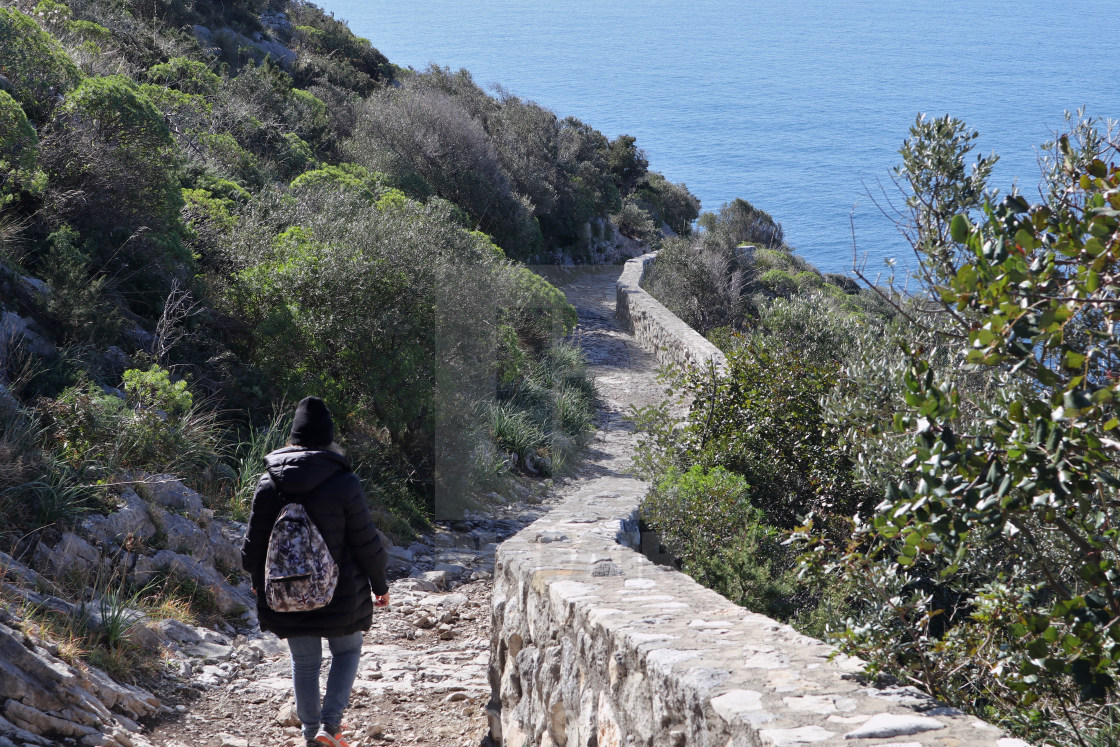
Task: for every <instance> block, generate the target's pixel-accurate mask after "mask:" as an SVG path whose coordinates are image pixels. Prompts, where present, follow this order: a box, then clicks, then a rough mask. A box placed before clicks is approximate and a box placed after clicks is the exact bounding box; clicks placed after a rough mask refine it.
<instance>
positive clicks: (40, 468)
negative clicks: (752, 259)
mask: <svg viewBox="0 0 1120 747" xmlns="http://www.w3.org/2000/svg"><path fill="white" fill-rule="evenodd" d="M0 61H2V62H0V75H2V77H0V124H2V129H0V287H2V288H3V296H2V298H0V303H2V311H3V313H4V315H5V316H4V319H5V322H4V327H3V329H4V332H3V334H2V335H0V342H2V343H3V352H2V354H0V363H2V369H0V383H2V384H3V386H4V390H3V391H4V396H5V403H6V404H5V416H4V417H5V420H4V422H5V423H6V424H7V425H5V430H4V432H3V434H0V438H2V439H3V441H4V443H6V444H7V445H8V446H7V448H10V449H12V450H13V453H16V454H19V455H20V458H19V459H15V460H13V461H12V464H13V465H22V466H19V467H18V468H15V467H13V468H12V469H11V470H10V471H11V472H12V474H11V475H10V476H7V477H6V478H5V487H4V493H3V495H4V496H5V497H4V501H5V502H6V503H8V504H10V505H11V506H12V507H13V511H11V512H10V513H8V514H7V516H8V520H9V522H12V523H11V524H10V525H9V531H10V532H12V533H18V534H23V533H24V531H25V530H26V529H28V528H29V527H31V526H33V525H35V524H36V523H38V522H42V521H43V520H44V518H45V517H44V509H43V507H42V503H43V500H44V499H43V497H42V495H40V493H42V490H40V489H36V490H30V489H29V488H27V487H26V486H27V485H29V484H32V483H36V484H38V483H44V484H49V485H50V486H51V488H50V489H51V490H52V491H55V492H58V491H71V492H67V493H66V495H67V496H70V498H73V500H70V498H68V499H67V500H65V501H63V500H62V499H58V498H51V499H50V500H52V501H56V502H62V503H63V504H67V505H69V504H70V503H74V502H77V505H76V506H75V508H78V507H80V506H84V505H85V503H84V502H83V501H85V500H86V498H81V499H78V498H76V496H89V495H90V493H89V491H88V490H87V488H90V487H91V486H95V485H96V484H97V482H98V481H105V480H108V479H109V478H110V476H112V475H115V474H117V473H119V472H120V471H121V470H151V471H166V470H172V471H178V472H182V473H184V474H185V475H187V476H188V479H190V480H191V481H192V482H193V483H194V484H196V485H199V486H202V485H205V486H206V487H207V490H206V492H207V494H208V495H210V496H212V497H213V499H214V500H215V501H217V502H220V503H226V504H229V505H230V507H231V508H232V509H233V511H234V512H235V513H238V512H243V510H244V506H243V503H244V500H245V498H246V492H245V487H246V485H247V477H246V475H245V474H237V472H238V471H239V470H240V469H241V468H242V465H245V466H244V469H247V470H250V471H251V470H253V469H256V465H255V464H254V463H248V462H246V461H245V460H244V459H243V457H244V456H245V455H246V454H247V453H248V451H249V450H251V447H252V446H253V444H255V443H256V442H258V441H260V440H262V439H263V440H264V441H266V442H269V443H272V442H274V441H275V440H276V439H275V438H274V437H273V435H270V432H269V431H268V427H269V426H271V425H277V424H278V423H277V422H276V416H277V413H279V412H281V411H282V410H283V409H284V403H292V402H295V401H297V400H298V399H300V398H301V397H303V396H305V395H307V394H310V393H315V394H319V395H322V396H324V397H325V398H326V399H327V400H328V402H329V403H330V404H331V406H332V408H333V409H334V411H335V413H336V414H337V415H338V416H339V417H340V419H341V421H342V426H343V433H344V434H345V436H346V446H347V447H348V448H349V450H350V452H351V455H352V456H353V457H354V459H355V461H356V463H357V464H359V466H360V467H361V469H362V470H363V473H364V474H365V475H366V476H367V477H369V478H373V479H372V481H371V483H370V485H371V487H372V488H373V490H374V492H377V493H380V495H379V496H377V498H378V500H379V501H380V502H381V503H382V504H383V505H382V509H383V510H384V511H385V512H387V514H394V515H396V516H398V517H404V518H406V519H410V520H412V521H413V523H416V522H417V521H419V522H423V521H424V517H425V516H427V515H430V514H431V511H432V508H433V500H434V498H433V495H434V493H435V492H436V490H437V488H436V486H435V482H434V474H435V471H436V469H435V461H436V454H435V442H434V440H433V439H434V436H433V429H434V420H433V418H434V417H435V413H436V410H437V409H438V408H437V403H436V400H434V399H433V398H434V397H435V396H436V391H437V389H438V387H437V384H439V382H440V381H451V382H453V381H455V380H456V379H455V376H453V375H445V374H447V373H448V372H447V371H444V372H443V374H441V373H440V372H439V371H438V370H437V369H438V368H439V367H440V365H446V367H447V368H448V369H449V370H450V371H458V369H457V368H456V366H458V365H459V364H460V362H461V361H460V357H461V356H459V354H460V353H461V352H462V351H463V350H464V348H465V347H469V346H468V345H467V342H466V341H464V340H456V339H454V336H453V335H450V334H444V333H443V332H442V331H443V330H445V329H449V328H450V327H449V326H448V325H449V324H450V323H451V321H452V317H455V316H457V315H459V314H460V313H461V312H462V311H463V310H465V309H468V308H470V309H473V310H474V311H475V312H477V313H478V314H481V315H482V316H481V317H480V319H479V320H480V321H485V320H488V321H489V322H490V323H489V324H477V325H474V327H473V329H472V330H470V331H467V332H465V334H468V335H473V336H478V337H480V339H482V338H484V341H483V342H479V341H478V340H475V341H473V342H472V343H471V345H480V344H481V345H484V347H485V350H486V354H485V357H486V363H485V366H483V367H484V368H486V371H483V372H482V373H483V374H484V375H485V374H488V375H489V376H491V377H492V378H493V379H494V381H496V382H497V384H496V389H495V386H494V385H492V386H491V389H492V390H494V391H492V392H491V395H490V396H489V397H488V398H487V397H484V398H483V399H486V400H487V401H470V402H466V401H461V400H460V399H455V397H456V396H457V395H456V393H455V392H446V393H445V394H446V395H447V396H448V397H451V398H452V399H450V400H448V402H446V403H445V404H446V405H447V407H445V408H444V409H445V410H446V409H448V408H451V407H454V408H455V409H456V410H459V409H463V408H467V409H469V410H471V412H470V413H469V414H467V415H462V414H461V413H457V414H456V417H455V418H454V422H455V427H456V428H461V429H467V430H470V431H472V434H471V436H470V437H469V438H466V440H467V441H469V442H470V446H469V449H468V452H469V453H468V457H469V460H470V464H469V465H468V466H469V468H470V470H471V471H472V478H471V480H472V483H471V484H472V485H473V486H474V489H483V488H486V487H487V485H488V481H490V482H492V481H494V480H500V479H502V476H503V475H508V474H509V473H510V472H511V470H512V471H513V472H517V471H521V472H528V473H537V474H542V473H543V474H548V473H550V472H551V471H552V470H553V469H556V468H559V467H560V466H561V465H562V463H563V462H564V460H565V459H567V458H568V457H569V456H570V455H571V454H572V453H573V450H574V448H576V447H578V442H579V440H580V438H581V437H582V435H583V434H584V433H586V431H587V429H588V427H589V426H590V417H591V412H592V409H591V407H592V405H591V401H592V392H591V390H590V387H589V386H588V384H587V381H586V379H585V378H584V377H583V376H582V374H581V365H582V364H581V363H580V361H579V360H578V355H576V354H575V353H574V351H572V350H571V349H568V348H565V347H564V346H563V345H561V344H559V343H557V342H556V340H557V339H558V338H560V337H562V336H563V335H564V334H565V333H566V332H569V331H570V330H571V328H572V325H573V323H574V316H573V312H572V310H571V307H570V306H568V305H567V303H566V302H565V301H564V299H563V297H562V295H560V294H559V293H558V292H557V291H556V290H555V289H553V288H552V287H551V286H550V285H548V283H546V282H544V281H542V280H540V279H539V278H537V277H536V276H534V275H532V274H530V273H529V272H528V271H527V270H526V269H524V267H523V266H522V265H521V264H520V261H535V262H559V263H571V262H579V261H587V260H588V259H589V258H590V257H591V256H592V255H591V253H590V247H591V246H592V245H593V244H595V243H596V242H603V241H608V240H610V238H611V236H610V235H609V234H611V233H613V231H614V230H615V226H618V227H619V230H621V231H622V232H624V233H625V234H627V235H629V236H632V237H635V238H640V239H645V240H657V239H659V238H660V236H661V235H662V232H663V230H664V231H670V232H671V231H672V230H674V229H675V230H676V231H677V232H679V233H687V232H688V231H689V229H690V226H691V223H692V220H693V219H694V218H695V216H696V214H697V211H698V201H697V200H696V199H695V198H694V197H693V196H692V195H691V194H689V193H688V191H687V189H685V188H684V187H683V185H673V184H670V183H669V182H667V181H666V180H665V179H664V178H662V177H661V176H660V175H659V174H657V173H655V172H650V171H649V170H648V163H647V161H646V159H645V156H644V154H643V153H642V151H641V150H640V149H638V148H637V147H636V145H635V142H634V139H633V138H631V137H628V136H621V137H619V138H617V139H616V140H614V141H609V140H608V139H607V138H606V137H604V136H603V135H602V134H600V133H599V132H597V131H595V130H594V129H592V128H591V127H588V126H587V125H585V124H583V123H582V122H580V121H579V120H577V119H574V118H570V117H569V118H567V119H560V118H558V117H557V116H556V115H555V114H553V113H552V112H550V111H548V110H546V109H544V108H542V107H540V106H538V105H536V104H534V103H532V102H527V101H523V100H521V99H519V98H517V97H514V96H511V95H508V94H506V93H503V92H500V91H499V92H498V93H497V94H496V95H490V94H487V93H486V92H484V91H483V90H482V89H480V88H479V87H478V86H477V85H475V83H474V82H473V81H472V80H471V77H470V75H469V74H468V73H467V72H465V71H459V72H457V73H456V72H452V71H450V70H447V69H442V68H438V67H433V68H431V69H429V70H426V71H423V72H416V71H413V70H403V69H400V68H397V67H396V66H394V65H392V64H391V63H390V62H389V61H388V60H386V59H385V57H384V56H383V55H381V54H380V53H379V52H378V51H377V50H376V49H375V48H374V47H373V46H372V45H371V44H370V43H369V42H368V41H367V40H365V39H361V38H358V37H356V36H354V35H353V34H352V33H351V32H350V31H349V29H348V28H347V27H346V25H345V24H344V23H343V22H341V21H338V20H337V19H335V18H334V17H333V16H331V15H328V14H326V13H324V12H323V11H322V10H320V9H319V8H317V7H316V6H314V5H312V4H310V3H302V2H294V3H289V2H282V1H278V2H272V3H270V4H266V3H263V2H258V1H257V0H238V1H237V2H234V3H223V4H217V3H209V2H205V1H203V0H199V1H198V2H194V3H161V2H157V3H133V2H127V1H126V2H121V1H120V0H111V1H110V0H77V2H71V3H70V4H63V3H59V2H55V1H54V0H42V2H37V3H33V2H15V3H6V4H5V5H4V6H3V7H0ZM612 216H613V218H614V219H613V221H612ZM457 332H458V333H464V330H462V329H459V330H457ZM558 345H559V346H558ZM437 348H438V349H437ZM437 364H439V365H437ZM476 373H477V372H476ZM441 377H442V378H441ZM452 388H453V387H452ZM476 399H477V398H476ZM452 400H454V401H453V402H452ZM557 412H559V413H560V416H559V417H558V416H557ZM20 429H23V431H27V432H33V433H35V434H37V437H36V438H35V439H33V441H31V442H28V441H26V439H21V438H19V439H17V438H16V435H15V434H16V433H17V432H23V431H21V430H20ZM262 429H263V430H262ZM463 440H464V439H462V438H460V439H458V441H463ZM460 445H461V444H460ZM258 450H259V449H258ZM36 491H38V492H36ZM48 513H49V512H48ZM396 529H397V530H398V531H403V529H404V528H403V525H396Z"/></svg>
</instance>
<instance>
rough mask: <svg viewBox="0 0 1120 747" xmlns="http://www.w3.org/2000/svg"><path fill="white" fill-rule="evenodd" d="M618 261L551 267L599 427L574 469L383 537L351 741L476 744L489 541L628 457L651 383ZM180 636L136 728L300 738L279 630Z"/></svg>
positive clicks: (174, 734) (291, 742)
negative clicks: (388, 557) (596, 393)
mask: <svg viewBox="0 0 1120 747" xmlns="http://www.w3.org/2000/svg"><path fill="white" fill-rule="evenodd" d="M617 276H618V268H617V267H594V268H572V269H570V270H567V271H565V274H562V275H555V276H553V277H552V278H551V279H552V280H553V282H556V283H557V284H558V285H561V286H562V287H563V288H564V291H565V292H566V293H567V294H568V297H569V299H570V300H571V301H572V303H574V304H575V305H576V307H577V309H578V310H579V317H580V323H579V328H578V329H577V331H576V333H575V338H576V339H577V340H578V341H579V343H580V344H581V346H582V347H583V349H584V351H585V353H586V355H587V358H588V361H589V362H590V364H591V367H592V371H593V373H594V375H595V378H596V382H597V385H598V387H599V390H600V393H601V395H602V408H601V413H600V418H601V419H600V426H601V430H600V432H599V433H598V434H597V436H596V438H595V441H594V442H593V443H592V445H591V447H590V448H589V450H588V455H587V458H586V460H585V462H584V463H583V465H582V466H581V467H580V469H579V470H578V472H577V474H576V475H574V476H572V477H567V478H564V479H562V480H558V481H557V482H555V483H553V482H552V481H545V482H544V483H538V484H537V486H536V488H535V490H533V491H530V490H528V489H524V488H522V489H521V491H520V494H519V498H520V499H519V500H518V501H516V502H513V503H507V504H503V505H495V506H494V507H492V508H491V509H489V510H486V511H483V512H480V513H476V514H474V515H472V516H471V517H470V519H469V520H467V521H461V522H455V523H454V524H450V525H446V526H442V527H441V528H440V529H439V530H438V531H436V532H435V533H433V534H431V535H428V536H425V537H423V538H421V540H420V541H418V542H417V543H415V544H413V545H411V546H410V547H408V548H393V550H392V556H393V560H392V563H391V565H390V571H391V577H392V578H395V580H393V581H392V583H391V586H390V594H391V598H392V603H391V605H390V606H389V607H388V608H385V609H382V610H378V611H377V614H376V615H375V620H374V626H373V628H372V629H371V630H370V631H369V632H368V633H367V634H366V639H365V647H364V650H363V654H362V663H361V667H360V669H359V673H358V679H357V682H356V683H355V687H354V694H353V697H352V700H351V706H350V708H349V710H348V711H347V716H346V718H347V723H346V734H347V736H348V737H349V739H350V741H351V744H352V745H359V744H360V745H367V746H368V745H376V744H382V743H399V744H408V745H432V746H433V747H435V746H437V745H438V746H439V747H451V746H456V747H457V746H460V745H461V746H463V747H466V746H468V745H471V746H474V745H485V744H487V743H488V725H487V717H486V713H485V710H484V709H485V706H486V704H487V702H488V701H489V699H490V686H489V684H488V682H487V674H486V673H487V662H488V660H489V655H490V578H491V575H492V572H493V563H494V550H495V548H496V547H497V545H498V543H500V542H501V541H502V540H503V539H505V538H506V537H509V536H510V535H512V534H514V533H515V532H517V531H518V530H519V529H521V528H522V527H524V526H527V525H528V524H530V523H532V522H533V521H535V520H536V519H537V518H539V517H540V516H541V515H543V514H544V513H545V512H546V511H548V509H549V506H550V504H552V503H555V502H557V501H559V500H561V499H562V498H563V497H564V496H565V495H566V494H567V493H568V492H569V491H574V490H578V489H579V487H580V486H581V485H582V484H584V483H585V482H586V481H588V480H592V479H596V478H598V477H601V476H602V475H603V474H604V473H612V472H618V471H620V470H625V469H626V468H627V466H628V460H629V454H630V448H631V446H632V438H633V437H632V434H631V433H630V432H629V427H628V425H627V422H626V420H625V414H626V413H627V411H628V410H629V408H630V406H632V405H643V404H652V403H654V402H656V401H658V400H659V399H660V398H661V397H662V396H663V393H662V389H661V387H660V385H659V384H658V383H657V381H656V379H655V377H654V375H653V371H654V369H655V368H656V364H655V363H654V361H653V360H652V356H650V355H649V354H648V353H647V352H645V351H643V350H641V349H640V348H638V347H637V346H636V343H634V341H633V339H632V338H631V337H630V336H629V335H627V334H625V333H623V332H622V331H620V330H619V329H618V327H617V324H616V323H615V320H614V298H615V290H614V283H615V280H616V279H617ZM205 637H206V638H207V639H208V640H198V641H193V640H192V641H187V642H184V643H183V645H182V651H183V658H182V659H181V660H180V662H179V663H178V666H179V668H180V673H181V677H180V681H178V682H175V683H168V686H167V687H166V688H164V690H163V691H161V692H158V693H157V695H159V696H160V697H161V699H162V700H163V703H164V704H165V705H166V706H168V708H167V709H165V710H164V712H163V713H162V714H161V715H159V716H157V717H156V719H155V720H154V721H153V722H152V723H151V733H150V734H147V735H146V738H147V739H148V740H149V741H151V742H152V743H154V744H156V745H162V746H163V747H200V746H203V745H205V746H206V747H257V746H261V745H269V746H274V745H284V746H285V747H297V746H298V745H300V744H301V740H300V738H299V729H298V726H297V725H296V724H297V722H296V720H295V719H294V717H293V714H292V712H291V707H292V703H293V701H292V699H291V681H290V677H289V670H288V667H289V664H288V657H287V653H286V651H285V648H284V643H283V642H282V641H279V640H277V639H276V638H274V637H272V636H262V635H261V634H260V633H259V632H255V631H251V630H247V631H242V633H241V634H238V635H222V634H219V633H209V634H207V635H206V636H205Z"/></svg>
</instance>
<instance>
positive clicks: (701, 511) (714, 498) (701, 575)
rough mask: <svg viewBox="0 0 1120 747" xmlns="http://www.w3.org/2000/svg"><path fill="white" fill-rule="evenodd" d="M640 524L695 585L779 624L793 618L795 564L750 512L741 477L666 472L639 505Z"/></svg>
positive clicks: (716, 471)
mask: <svg viewBox="0 0 1120 747" xmlns="http://www.w3.org/2000/svg"><path fill="white" fill-rule="evenodd" d="M641 516H642V519H643V521H645V522H646V523H647V524H649V526H650V527H652V528H653V529H654V530H656V532H657V535H658V537H659V539H660V540H661V541H662V543H663V544H664V545H665V547H666V548H667V549H668V550H669V551H670V552H671V553H672V554H673V555H674V556H676V557H677V558H678V559H679V560H680V563H681V570H683V571H685V572H686V573H688V574H689V575H691V576H693V577H694V578H695V579H696V580H697V581H699V582H700V583H702V584H704V585H705V586H707V587H709V588H711V589H715V590H716V591H718V592H719V593H720V594H722V595H724V596H725V597H727V598H728V599H730V600H731V601H733V602H735V603H736V604H740V605H743V606H745V607H749V608H750V609H752V610H755V611H758V612H761V613H763V614H767V615H769V616H771V617H774V618H777V619H783V620H784V619H789V618H790V617H791V616H792V615H793V614H794V612H795V611H796V609H797V608H796V605H795V603H794V596H795V593H794V589H795V588H796V586H797V583H796V579H795V577H794V576H795V573H796V563H795V557H794V555H793V553H791V552H790V551H789V550H788V549H786V548H785V547H783V546H782V541H781V539H782V538H781V535H780V533H779V532H778V531H776V530H775V529H774V528H773V527H770V526H768V525H767V524H766V522H765V517H764V516H763V514H762V512H761V511H759V510H758V509H756V508H754V506H752V505H751V501H750V486H749V485H748V484H747V482H746V480H744V479H743V478H742V477H741V476H740V475H737V474H735V473H733V472H728V471H727V470H725V469H723V468H722V467H713V468H712V469H705V468H703V467H701V466H700V465H693V467H692V468H691V469H689V470H688V471H687V472H680V471H678V470H677V469H676V468H675V467H671V468H669V470H668V471H667V472H666V473H665V475H664V476H663V477H662V478H661V480H660V481H658V483H657V484H656V485H655V486H654V487H653V489H652V490H651V491H650V492H649V493H648V494H647V496H646V498H645V499H644V500H643V501H642V506H641Z"/></svg>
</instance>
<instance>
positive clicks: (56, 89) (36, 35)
mask: <svg viewBox="0 0 1120 747" xmlns="http://www.w3.org/2000/svg"><path fill="white" fill-rule="evenodd" d="M0 74H3V75H4V77H6V78H7V79H8V80H9V81H11V83H12V86H13V89H14V96H15V99H16V100H17V101H19V103H20V105H21V106H22V107H23V110H24V111H25V112H27V114H28V117H29V118H30V119H31V120H32V121H33V122H36V123H42V122H44V121H45V120H46V118H47V116H48V115H49V113H50V112H51V111H52V110H53V109H54V107H55V102H56V100H57V98H58V97H59V96H63V95H65V94H66V93H67V92H68V91H69V90H70V89H72V88H73V87H74V86H75V85H77V84H78V81H79V80H81V78H82V73H81V71H80V70H78V68H77V66H76V65H75V64H74V63H73V62H72V61H71V60H70V58H69V56H67V54H66V52H65V50H63V49H62V47H61V45H59V43H58V41H56V40H55V39H54V38H53V37H52V36H51V35H50V34H48V33H46V32H45V31H43V30H42V29H41V28H39V24H37V23H35V21H34V20H33V19H32V18H30V17H29V16H26V15H24V14H23V13H20V12H19V11H18V10H15V9H13V8H0Z"/></svg>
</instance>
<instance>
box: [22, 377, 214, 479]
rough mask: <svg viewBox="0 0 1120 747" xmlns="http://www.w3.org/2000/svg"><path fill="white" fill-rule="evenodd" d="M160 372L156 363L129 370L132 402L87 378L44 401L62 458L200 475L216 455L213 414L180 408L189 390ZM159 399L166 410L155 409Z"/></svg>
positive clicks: (80, 465)
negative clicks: (167, 408)
mask: <svg viewBox="0 0 1120 747" xmlns="http://www.w3.org/2000/svg"><path fill="white" fill-rule="evenodd" d="M165 377H166V371H161V370H159V369H154V370H149V371H144V372H141V371H134V372H132V375H131V376H130V379H129V383H128V384H127V386H128V387H129V389H130V392H129V395H130V396H129V399H130V401H131V404H130V402H126V401H125V400H123V399H121V398H120V397H118V396H116V395H114V394H106V393H104V392H103V391H102V390H101V388H100V387H99V386H97V385H95V384H92V383H90V382H88V381H87V382H82V383H79V384H77V385H76V386H73V387H71V388H69V389H67V390H66V391H65V392H63V393H62V394H61V395H60V396H59V397H58V399H56V400H54V401H52V402H49V403H44V405H43V407H44V413H45V415H46V425H47V428H48V431H49V433H50V437H51V438H53V439H54V440H55V441H56V442H57V443H59V444H61V445H62V453H61V455H60V456H61V458H62V459H63V460H64V461H65V462H66V463H67V464H68V465H69V466H70V467H72V468H73V469H77V470H86V469H87V468H92V469H94V470H97V471H102V472H103V473H108V474H112V473H114V472H116V471H118V470H122V469H142V470H145V471H149V472H170V473H173V474H185V475H189V476H196V475H201V474H202V473H203V472H204V471H205V470H206V469H207V468H208V467H209V466H211V465H213V464H214V463H215V462H216V461H217V460H218V444H219V440H220V432H219V426H218V423H217V418H216V415H215V414H214V413H212V412H208V411H204V410H202V409H200V408H198V407H197V406H191V407H188V408H187V409H183V405H185V404H188V403H190V402H191V398H190V393H189V392H186V391H185V387H183V388H180V387H179V386H178V385H177V384H171V383H170V382H169V380H167V379H166V378H165ZM180 383H181V382H180ZM160 404H162V405H167V406H169V407H171V408H172V409H171V411H164V410H158V409H154V408H155V407H156V406H158V405H160Z"/></svg>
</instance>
